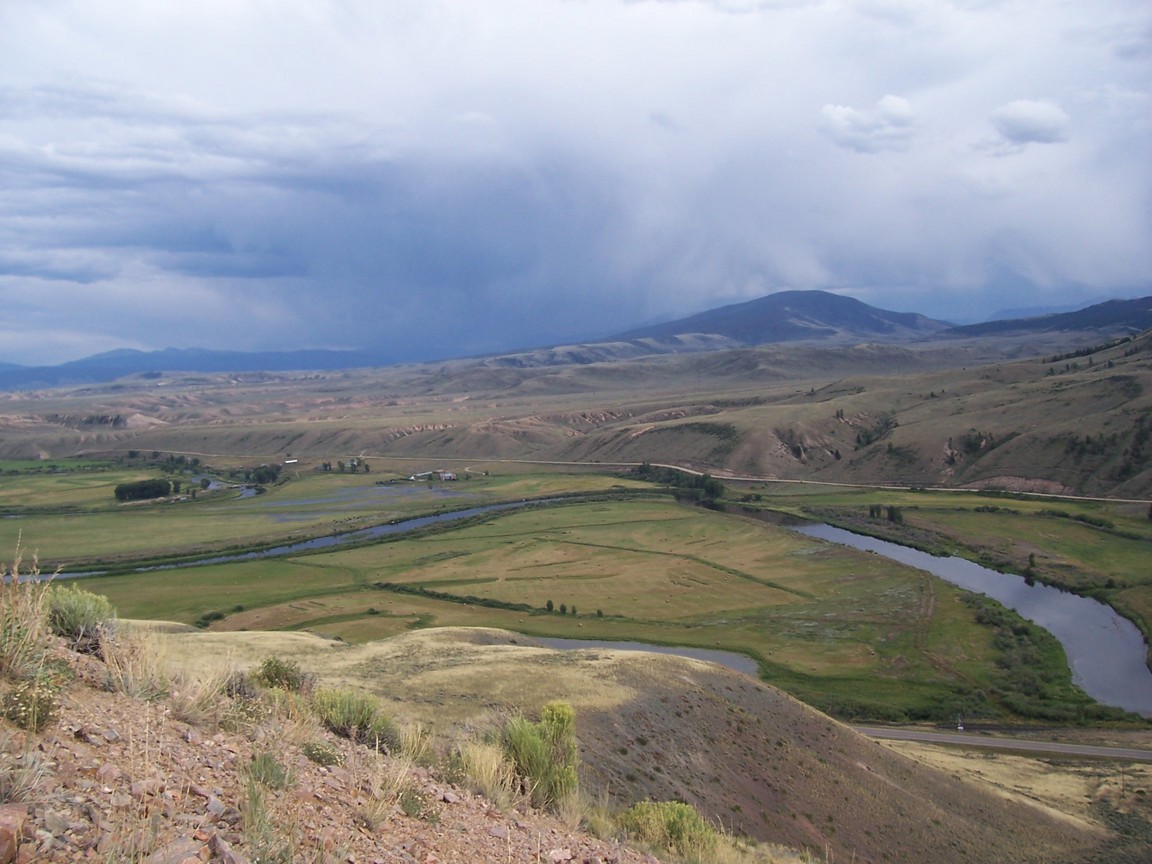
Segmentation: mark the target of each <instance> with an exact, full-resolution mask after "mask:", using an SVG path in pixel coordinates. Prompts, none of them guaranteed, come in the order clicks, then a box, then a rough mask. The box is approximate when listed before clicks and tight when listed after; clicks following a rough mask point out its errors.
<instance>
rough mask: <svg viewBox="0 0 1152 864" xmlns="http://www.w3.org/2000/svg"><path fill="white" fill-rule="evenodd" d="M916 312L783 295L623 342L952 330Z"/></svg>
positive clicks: (860, 336) (836, 297) (827, 296)
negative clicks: (701, 336)
mask: <svg viewBox="0 0 1152 864" xmlns="http://www.w3.org/2000/svg"><path fill="white" fill-rule="evenodd" d="M947 327H948V325H947V324H945V323H944V322H942V321H934V320H932V319H931V318H926V317H925V316H923V315H918V314H916V313H914V312H889V311H887V310H885V309H878V308H876V307H875V306H869V305H868V304H867V303H864V302H862V301H860V300H856V299H854V298H852V297H844V296H843V295H840V294H833V293H831V292H829V291H780V292H777V293H775V294H768V295H767V296H765V297H760V298H757V299H756V300H749V301H747V302H745V303H735V304H733V305H731V306H722V307H720V308H719V309H711V310H709V311H707V312H701V313H700V314H698V315H691V316H689V317H687V318H681V319H680V320H678V321H670V322H667V323H664V324H656V325H653V326H650V327H641V328H638V329H635V330H629V331H628V332H626V333H622V334H620V335H619V336H618V337H616V338H618V339H649V338H658V339H668V338H672V337H675V336H681V335H684V334H688V333H708V334H714V335H718V336H724V337H727V338H729V339H736V340H738V341H740V342H742V343H744V344H746V345H760V344H764V343H768V342H795V341H799V340H807V339H821V340H841V341H843V340H853V341H860V340H869V341H894V340H904V339H915V338H920V337H923V336H928V335H931V334H933V333H936V332H937V331H940V330H943V329H945V328H947Z"/></svg>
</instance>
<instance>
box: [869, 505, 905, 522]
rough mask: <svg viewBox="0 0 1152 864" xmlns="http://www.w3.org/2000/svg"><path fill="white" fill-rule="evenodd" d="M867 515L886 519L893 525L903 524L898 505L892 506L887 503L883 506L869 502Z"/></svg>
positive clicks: (902, 515) (902, 516)
mask: <svg viewBox="0 0 1152 864" xmlns="http://www.w3.org/2000/svg"><path fill="white" fill-rule="evenodd" d="M868 516H869V517H870V518H872V519H885V518H886V519H887V520H888V521H889V522H891V523H893V524H895V525H903V524H904V514H903V513H902V512H900V508H899V507H894V506H893V505H891V504H889V505H888V506H887V507H885V506H884V505H883V504H869V505H868Z"/></svg>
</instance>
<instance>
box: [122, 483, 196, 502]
mask: <svg viewBox="0 0 1152 864" xmlns="http://www.w3.org/2000/svg"><path fill="white" fill-rule="evenodd" d="M173 486H175V490H173ZM174 491H175V493H179V492H180V485H179V481H177V482H176V483H175V484H174V483H173V482H172V481H171V480H166V479H163V478H160V479H156V480H134V481H132V482H129V483H120V484H119V485H118V486H117V487H116V488H115V490H114V494H115V495H116V500H117V501H148V500H149V499H152V498H163V497H165V496H166V495H171V494H173V492H174Z"/></svg>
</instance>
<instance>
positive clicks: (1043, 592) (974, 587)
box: [794, 525, 1152, 717]
mask: <svg viewBox="0 0 1152 864" xmlns="http://www.w3.org/2000/svg"><path fill="white" fill-rule="evenodd" d="M794 530H796V531H799V532H800V533H801V534H806V535H808V536H809V537H816V538H818V539H820V540H827V541H830V542H832V543H840V544H843V545H846V546H852V547H854V548H856V549H860V550H863V551H866V552H874V553H876V554H878V555H883V556H884V557H886V558H891V559H892V560H894V561H899V562H900V563H901V564H907V565H909V566H910V567H916V568H918V569H920V570H926V571H928V572H929V573H931V574H933V575H934V576H938V577H940V578H941V579H943V580H945V581H946V582H950V583H952V584H953V585H957V586H959V587H961V588H964V589H966V590H968V591H974V592H977V593H979V594H984V595H986V596H988V597H991V598H992V599H994V600H997V601H999V602H1000V603H1001V604H1003V605H1004V606H1007V607H1008V608H1009V609H1012V610H1013V611H1015V612H1017V613H1018V614H1019V615H1020V616H1021V617H1023V618H1027V619H1028V620H1029V621H1031V622H1033V623H1034V624H1037V625H1039V626H1040V627H1043V628H1044V629H1045V630H1047V631H1048V632H1049V633H1051V634H1052V635H1053V636H1055V637H1056V639H1057V640H1058V641H1059V642H1060V644H1061V645H1063V646H1064V653H1065V654H1066V655H1067V656H1068V665H1069V666H1070V667H1071V670H1072V680H1073V681H1074V682H1075V684H1076V685H1077V686H1078V687H1080V689H1082V690H1083V691H1084V692H1085V693H1087V694H1088V695H1089V696H1091V697H1092V698H1093V699H1095V700H1096V701H1097V702H1100V703H1102V704H1104V705H1112V706H1115V707H1117V708H1123V709H1125V710H1127V711H1132V712H1134V713H1136V714H1141V715H1143V716H1145V717H1152V671H1149V669H1148V646H1147V644H1145V642H1144V636H1143V634H1142V633H1141V632H1140V631H1139V630H1138V629H1137V627H1136V625H1135V624H1133V623H1132V622H1131V621H1129V620H1128V619H1127V618H1124V617H1122V616H1121V615H1118V614H1117V613H1116V612H1115V610H1113V609H1112V607H1110V606H1107V605H1105V604H1104V603H1100V602H1098V601H1096V600H1092V599H1091V598H1088V597H1080V596H1078V595H1076V594H1070V593H1067V592H1064V591H1060V590H1059V589H1056V588H1052V587H1050V586H1048V585H1040V584H1034V585H1029V584H1028V583H1027V582H1026V581H1025V580H1024V577H1023V576H1017V575H1015V574H1012V573H1000V572H999V571H996V570H990V569H989V568H987V567H981V566H980V565H979V564H974V563H973V562H971V561H968V560H965V559H964V558H955V557H939V556H936V555H930V554H928V553H927V552H921V551H920V550H918V549H909V548H908V547H907V546H900V545H898V544H896V543H889V542H887V541H885V540H877V539H876V538H874V537H867V536H864V535H862V534H854V533H852V532H851V531H845V530H844V529H842V528H834V527H832V526H831V525H806V526H802V527H798V528H796V529H794Z"/></svg>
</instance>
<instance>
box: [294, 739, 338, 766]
mask: <svg viewBox="0 0 1152 864" xmlns="http://www.w3.org/2000/svg"><path fill="white" fill-rule="evenodd" d="M300 752H301V753H303V754H304V755H305V756H307V757H308V759H309V760H310V761H312V762H315V763H316V764H317V765H323V766H325V767H329V768H330V767H332V766H333V765H343V764H344V754H342V753H341V752H340V751H339V750H337V749H336V748H335V747H334V746H333V745H331V744H329V743H328V742H327V741H305V742H304V743H303V744H301V745H300Z"/></svg>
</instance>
